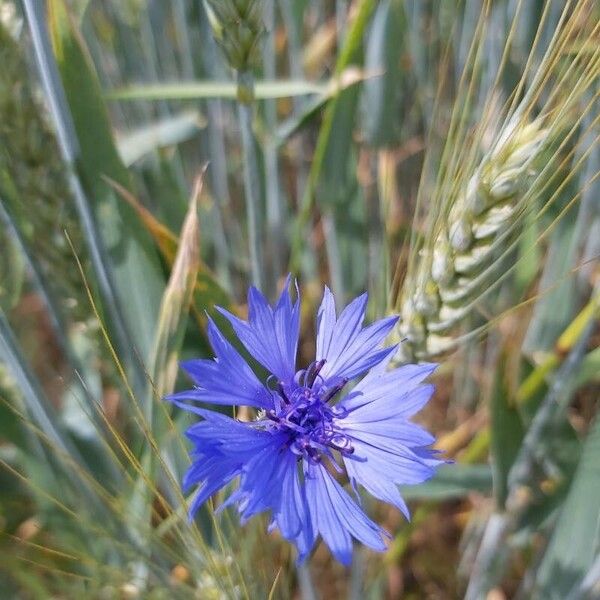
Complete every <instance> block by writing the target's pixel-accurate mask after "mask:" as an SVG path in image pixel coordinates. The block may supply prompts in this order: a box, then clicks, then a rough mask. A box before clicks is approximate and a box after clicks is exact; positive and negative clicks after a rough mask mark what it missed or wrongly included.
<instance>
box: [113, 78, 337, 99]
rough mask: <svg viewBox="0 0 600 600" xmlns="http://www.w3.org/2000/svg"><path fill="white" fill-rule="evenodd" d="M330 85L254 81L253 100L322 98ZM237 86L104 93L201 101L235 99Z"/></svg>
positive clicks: (182, 85)
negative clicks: (303, 97) (316, 95)
mask: <svg viewBox="0 0 600 600" xmlns="http://www.w3.org/2000/svg"><path fill="white" fill-rule="evenodd" d="M330 87H331V84H330V83H329V82H325V83H317V82H312V81H290V80H288V81H285V80H277V81H257V82H256V83H255V89H254V97H255V98H256V99H258V100H266V99H268V98H290V97H293V96H310V95H313V94H318V95H325V94H327V93H328V92H329V90H330ZM237 89H238V85H237V83H236V82H234V81H190V82H177V83H162V84H149V85H136V86H131V87H127V88H123V89H119V90H113V91H110V92H107V93H106V94H105V98H107V99H108V100H202V99H206V98H227V99H230V100H235V99H236V98H237Z"/></svg>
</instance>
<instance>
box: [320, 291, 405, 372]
mask: <svg viewBox="0 0 600 600" xmlns="http://www.w3.org/2000/svg"><path fill="white" fill-rule="evenodd" d="M367 298H368V297H367V294H362V295H361V296H359V297H358V298H356V299H355V300H353V301H352V302H351V303H350V304H349V305H348V306H347V307H346V308H345V309H344V310H343V311H342V313H341V314H340V316H339V318H336V312H335V300H334V298H333V294H332V293H331V291H330V290H329V288H327V287H325V291H324V293H323V300H322V302H321V306H320V307H319V311H318V314H317V352H316V359H317V360H325V364H324V366H323V368H322V369H321V372H320V376H321V378H322V380H323V381H325V382H326V381H327V380H328V379H332V378H335V379H353V378H355V377H358V376H359V375H361V374H362V373H364V372H365V371H368V370H369V369H370V368H371V367H373V366H375V365H376V364H378V363H380V362H381V361H382V360H385V359H386V358H387V357H388V356H389V355H390V353H391V352H392V348H384V349H381V344H382V343H383V341H384V340H385V338H386V337H387V336H388V335H389V333H390V332H391V331H392V329H393V328H394V325H395V324H396V323H397V322H398V317H396V316H393V317H387V318H385V319H381V320H380V321H376V322H375V323H372V324H371V325H369V326H368V327H365V328H363V326H362V324H363V321H364V318H365V311H366V306H367Z"/></svg>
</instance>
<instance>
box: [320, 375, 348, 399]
mask: <svg viewBox="0 0 600 600" xmlns="http://www.w3.org/2000/svg"><path fill="white" fill-rule="evenodd" d="M347 383H348V379H347V378H346V377H344V378H343V379H342V380H341V381H340V382H339V383H336V385H334V386H333V387H332V388H331V389H330V390H329V391H328V392H327V393H326V394H325V395H324V396H323V402H324V403H327V402H329V401H330V400H331V399H332V398H333V397H334V396H335V395H336V394H337V393H338V392H341V391H342V389H343V388H344V386H345V385H346V384H347Z"/></svg>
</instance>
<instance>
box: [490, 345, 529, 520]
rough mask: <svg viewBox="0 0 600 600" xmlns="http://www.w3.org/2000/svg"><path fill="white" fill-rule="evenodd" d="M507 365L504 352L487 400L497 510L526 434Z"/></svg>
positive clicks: (505, 492)
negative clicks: (508, 378)
mask: <svg viewBox="0 0 600 600" xmlns="http://www.w3.org/2000/svg"><path fill="white" fill-rule="evenodd" d="M507 364H508V361H507V359H506V356H505V355H503V356H502V358H501V359H500V361H499V365H498V368H497V370H496V377H495V381H494V386H493V389H492V396H491V403H490V413H491V430H490V433H491V438H490V447H491V459H492V475H493V479H494V495H495V497H496V504H497V506H498V507H499V508H500V509H502V508H504V503H505V502H506V498H507V496H508V473H509V472H510V469H511V467H512V465H513V463H514V462H515V459H516V457H517V454H518V453H519V449H520V448H521V443H522V442H523V437H524V435H525V430H524V427H523V423H522V421H521V416H520V414H519V411H518V410H517V405H516V402H515V399H514V397H513V395H512V394H511V392H510V389H509V386H508V385H507V382H506V375H507V373H510V369H507Z"/></svg>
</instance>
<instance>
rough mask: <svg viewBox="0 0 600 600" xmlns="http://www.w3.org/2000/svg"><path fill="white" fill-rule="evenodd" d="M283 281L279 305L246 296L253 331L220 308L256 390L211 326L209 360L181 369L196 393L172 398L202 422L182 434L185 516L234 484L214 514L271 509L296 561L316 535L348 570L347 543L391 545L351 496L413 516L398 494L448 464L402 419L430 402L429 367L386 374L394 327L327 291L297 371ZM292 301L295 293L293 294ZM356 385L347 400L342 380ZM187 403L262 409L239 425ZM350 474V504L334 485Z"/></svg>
mask: <svg viewBox="0 0 600 600" xmlns="http://www.w3.org/2000/svg"><path fill="white" fill-rule="evenodd" d="M289 287H290V278H288V280H287V282H286V286H285V288H284V290H283V292H282V294H281V296H280V297H279V300H278V301H277V303H276V305H275V306H270V305H269V303H268V302H267V301H266V299H265V298H264V296H263V295H262V294H261V293H260V292H259V291H258V290H256V289H255V288H251V289H250V291H249V293H248V311H249V314H248V321H243V320H241V319H239V318H238V317H236V316H234V315H233V314H231V313H229V312H227V311H226V310H223V309H219V310H220V312H221V313H222V314H223V315H224V316H225V317H226V318H227V319H228V320H229V322H230V323H231V325H232V327H233V329H234V331H235V333H236V335H237V336H238V337H239V339H240V341H241V342H242V343H243V345H244V346H245V347H246V349H247V350H248V352H249V353H250V354H251V355H252V356H253V357H254V358H255V359H256V360H257V361H258V362H259V363H260V364H261V365H262V366H263V367H265V369H266V370H267V371H268V372H269V373H270V376H269V377H268V379H267V380H266V381H264V382H262V381H260V380H259V378H258V377H257V375H256V374H255V373H254V371H253V370H252V369H251V368H250V366H249V365H248V364H247V363H246V361H245V360H244V358H242V356H241V355H240V354H239V353H238V352H237V350H236V349H235V348H234V347H233V346H232V345H231V344H230V343H229V342H228V341H227V340H226V339H225V337H224V336H223V334H222V333H221V332H220V331H219V330H218V329H217V327H216V326H215V324H214V322H213V321H212V320H210V321H209V324H208V335H209V338H210V343H211V345H212V347H213V350H214V352H215V358H214V360H190V361H188V362H185V363H183V364H182V367H183V368H184V369H185V370H186V372H187V373H188V374H189V376H190V377H191V379H192V380H193V382H194V384H195V387H194V389H192V390H188V391H185V392H180V393H178V394H174V395H172V396H170V397H169V400H171V401H173V402H175V403H176V404H177V405H179V406H180V407H182V408H185V409H186V410H189V411H191V412H194V413H196V414H198V415H200V416H201V417H202V420H201V421H200V422H199V423H196V424H194V425H192V426H191V427H190V428H189V429H188V431H187V436H188V437H189V439H190V440H191V441H192V442H193V444H194V451H193V463H192V465H191V466H190V468H189V470H188V472H187V473H186V475H185V477H184V481H183V485H184V488H186V489H189V488H191V487H192V486H198V493H197V495H196V496H195V499H194V500H193V502H192V504H191V506H190V516H193V515H194V513H195V512H196V511H197V510H198V508H199V507H200V506H201V505H202V504H203V503H204V502H205V501H206V500H207V499H208V498H209V497H210V496H212V495H213V494H214V493H215V492H216V491H217V490H219V489H221V488H222V487H223V486H225V485H227V484H228V483H229V482H230V481H232V480H233V479H235V478H238V479H239V485H238V487H237V489H236V491H234V492H233V493H232V494H231V495H230V496H229V497H228V498H227V500H226V501H225V502H224V503H223V504H222V505H221V508H223V507H225V506H229V505H232V504H234V505H237V507H238V510H239V512H240V516H241V520H242V522H243V523H245V522H246V521H247V520H248V519H249V518H250V517H252V516H254V515H256V514H258V513H261V512H264V511H270V514H271V523H270V529H273V528H277V529H279V531H280V532H281V535H282V536H283V537H284V538H286V539H287V540H289V541H290V542H292V543H293V544H295V545H296V547H297V549H298V554H299V560H300V561H303V560H304V559H305V558H306V557H307V556H308V554H309V553H310V551H311V549H312V548H313V546H314V545H315V542H316V540H317V537H318V536H319V535H320V536H321V537H322V538H323V540H324V541H325V543H326V544H327V545H328V546H329V548H330V549H331V552H332V553H333V555H334V556H335V557H336V558H337V559H338V560H339V561H340V562H342V563H343V564H346V565H347V564H349V563H350V561H351V557H352V538H356V539H357V540H359V541H360V542H362V543H363V544H365V545H367V546H368V547H369V548H372V549H374V550H379V551H382V550H384V549H385V547H386V546H385V543H384V539H385V538H386V537H388V534H387V532H385V531H384V530H383V529H382V528H381V527H380V526H379V525H377V524H376V523H374V522H373V521H372V520H371V519H369V517H367V515H366V514H365V513H364V512H363V510H362V509H361V507H360V506H359V504H358V502H360V499H359V497H358V486H361V487H362V488H364V489H365V490H366V491H367V492H369V493H370V494H371V495H373V496H375V497H376V498H379V499H380V500H383V501H385V502H389V503H390V504H393V505H394V506H396V507H398V508H399V509H400V510H401V511H402V512H403V513H404V514H405V515H406V516H407V518H408V516H409V515H408V508H407V506H406V504H405V502H404V500H403V499H402V496H401V495H400V493H399V491H398V485H399V484H416V483H421V482H423V481H425V480H426V479H429V478H430V477H431V476H432V475H433V473H434V469H435V468H436V467H437V466H438V465H439V464H441V463H442V462H443V461H441V460H439V459H438V458H437V455H436V451H435V450H432V449H431V444H432V443H433V441H434V438H433V437H432V436H431V435H430V434H429V433H427V432H426V431H425V430H424V429H422V428H421V427H419V426H418V425H415V424H414V423H411V422H410V421H409V418H410V417H412V416H413V415H414V414H415V413H416V412H417V411H419V410H420V409H421V408H422V407H423V406H424V405H425V404H426V403H427V401H428V400H429V398H430V397H431V395H432V393H433V391H434V387H433V386H432V385H423V384H422V383H421V382H422V381H423V380H424V379H425V378H426V377H427V376H428V375H429V374H430V373H431V372H432V371H433V370H434V369H435V365H433V364H421V365H406V366H403V367H400V368H396V369H388V366H389V362H390V359H391V357H392V355H393V354H394V352H395V351H396V346H392V347H385V348H383V347H382V344H383V341H384V340H385V338H386V337H387V335H388V334H389V333H390V331H391V330H392V328H393V327H394V325H395V323H396V321H397V317H388V318H385V319H382V320H380V321H377V322H375V323H373V324H371V325H369V326H368V327H363V320H364V317H365V308H366V305H367V295H366V294H363V295H362V296H360V297H358V298H356V299H355V300H354V301H353V302H352V303H351V304H349V305H348V306H347V307H346V308H345V309H344V310H343V311H342V313H341V314H340V315H339V316H337V315H336V309H335V302H334V298H333V294H332V293H331V292H330V291H329V289H327V288H325V292H324V295H323V300H322V302H321V306H320V308H319V311H318V317H317V347H316V360H315V361H314V362H313V363H311V364H310V365H309V366H308V367H307V368H306V369H302V370H300V371H296V352H297V348H298V334H299V327H300V300H299V298H298V299H297V300H296V301H295V302H293V301H292V298H291V296H290V293H289ZM298 295H299V294H298ZM361 376H362V379H360V380H359V381H358V383H357V384H356V385H354V387H352V388H351V389H350V390H349V391H347V388H348V387H349V385H348V384H349V382H351V381H352V380H357V379H358V378H360V377H361ZM188 400H192V401H197V402H205V403H211V404H221V405H245V406H252V407H255V408H256V409H258V417H257V418H256V420H254V421H251V422H241V421H238V420H236V419H232V418H230V417H228V416H225V415H224V414H222V413H219V412H214V411H211V410H207V409H204V408H201V407H197V406H193V405H190V404H188V403H187V402H186V401H188ZM343 476H346V477H347V478H348V480H349V481H350V483H351V485H352V488H353V490H354V492H355V493H356V497H357V500H354V499H353V498H352V496H351V495H350V494H349V493H348V492H347V491H346V490H345V489H344V488H343V487H342V485H340V483H339V482H338V479H341V478H342V477H343Z"/></svg>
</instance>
